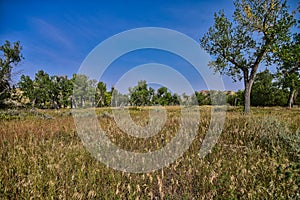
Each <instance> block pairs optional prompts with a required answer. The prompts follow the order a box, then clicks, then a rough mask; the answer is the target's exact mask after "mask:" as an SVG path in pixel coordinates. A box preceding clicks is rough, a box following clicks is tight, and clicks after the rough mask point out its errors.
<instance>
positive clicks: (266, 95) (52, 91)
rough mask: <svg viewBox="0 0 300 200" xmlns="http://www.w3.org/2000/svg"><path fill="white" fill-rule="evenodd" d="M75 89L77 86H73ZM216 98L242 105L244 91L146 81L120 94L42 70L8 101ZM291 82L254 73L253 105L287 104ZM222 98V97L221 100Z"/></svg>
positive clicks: (199, 101)
mask: <svg viewBox="0 0 300 200" xmlns="http://www.w3.org/2000/svg"><path fill="white" fill-rule="evenodd" d="M296 84H297V85H298V88H297V90H296V91H297V92H296V94H295V95H294V97H293V98H294V99H293V101H294V102H295V103H297V104H299V103H300V98H299V96H298V95H297V93H298V91H300V80H298V82H297V83H296ZM75 88H77V89H75ZM212 96H213V97H214V98H215V99H219V101H218V102H220V104H224V103H227V105H231V106H239V105H243V104H244V98H243V96H244V91H243V90H239V91H237V92H233V91H214V90H202V91H195V93H194V94H191V95H187V94H181V95H179V94H176V93H171V92H170V91H169V90H168V88H166V87H159V88H158V89H157V90H155V89H154V88H152V87H150V86H149V85H148V84H147V82H146V81H145V80H141V81H139V82H138V83H137V85H136V86H134V87H131V88H129V89H128V94H121V93H120V92H119V91H118V90H117V89H115V88H114V87H112V88H110V89H108V88H107V86H106V84H105V83H104V82H101V81H100V82H97V81H96V80H90V79H89V78H88V77H87V76H85V75H80V74H74V75H73V76H72V78H70V79H69V78H68V77H67V76H56V75H54V76H50V75H49V74H47V73H46V72H44V71H43V70H40V71H38V72H37V73H36V74H35V77H34V78H33V79H31V78H30V77H29V76H26V75H22V76H21V78H20V81H19V82H18V84H17V85H15V86H14V87H13V89H12V93H11V96H10V98H11V100H13V101H15V102H18V103H19V104H20V105H21V106H23V107H31V108H41V109H60V108H71V107H85V106H94V107H111V106H112V107H122V106H129V105H130V106H153V105H161V106H172V105H174V106H175V105H212V104H213V103H212V100H211V97H212ZM289 97H290V84H287V80H286V79H284V78H283V77H281V76H279V75H278V74H272V73H271V72H270V71H269V70H268V69H266V70H264V71H262V72H260V73H258V74H257V77H256V81H255V83H254V85H253V90H252V93H251V105H252V106H286V105H288V104H289V102H290V99H289ZM224 98H225V99H224Z"/></svg>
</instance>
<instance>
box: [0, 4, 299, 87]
mask: <svg viewBox="0 0 300 200" xmlns="http://www.w3.org/2000/svg"><path fill="white" fill-rule="evenodd" d="M289 3H290V5H291V7H295V6H296V5H297V1H296V0H291V1H290V2H289ZM220 9H223V10H224V11H225V13H226V14H227V16H232V14H233V9H234V7H233V1H230V0H216V1H207V0H198V1H189V0H186V1H184V0H183V1H179V0H173V1H171V0H165V1H161V0H160V1H159V0H157V1H156V0H152V1H150V0H149V1H143V0H135V1H116V0H110V1H101V0H98V1H49V0H45V1H41V0H38V1H35V0H31V1H30V0H29V1H24V0H1V1H0V42H1V44H3V42H4V41H5V40H9V41H12V42H13V41H20V42H21V44H22V46H23V56H24V57H25V60H23V61H22V63H21V64H20V65H19V66H18V68H17V69H18V70H22V73H23V74H26V75H30V76H31V77H34V74H35V73H36V72H37V71H38V70H39V69H43V70H44V71H46V72H47V73H49V74H50V75H68V76H69V77H71V76H72V74H74V73H76V72H77V70H78V69H79V67H80V64H81V63H82V61H83V60H84V59H85V57H86V56H87V55H88V53H89V52H90V51H91V50H92V49H93V48H94V47H95V46H96V45H98V44H99V43H100V42H102V41H103V40H105V39H107V38H109V37H111V36H113V35H115V34H117V33H120V32H122V31H125V30H129V29H133V28H139V27H149V26H150V27H164V28H169V29H173V30H176V31H179V32H182V33H184V34H186V35H188V36H189V37H191V38H193V39H194V40H195V41H197V42H198V41H199V39H200V38H201V37H202V36H203V34H204V33H205V32H207V30H208V28H209V27H210V26H211V25H212V24H213V14H214V12H216V11H218V10H220ZM174 42H176V41H174ZM149 62H157V63H162V64H166V65H169V66H172V67H174V68H177V69H179V71H180V72H181V73H182V74H184V75H185V76H188V77H189V80H190V81H191V82H192V85H193V87H194V89H195V90H201V89H205V86H204V85H203V81H201V78H200V79H199V77H198V76H197V75H196V73H195V71H194V70H193V69H192V67H189V66H188V65H189V64H188V63H187V62H185V61H184V60H182V59H180V58H178V56H175V55H172V54H170V53H167V52H163V51H159V50H141V51H138V52H133V53H130V54H128V55H126V56H123V57H121V58H120V59H118V60H116V62H114V63H113V64H112V66H111V67H110V68H109V69H108V71H107V73H106V74H105V75H104V76H103V77H102V80H101V81H104V82H106V83H107V84H108V87H110V86H111V85H114V84H115V82H116V81H117V80H118V79H119V78H120V76H121V75H122V73H125V72H126V71H128V70H130V69H131V68H132V67H134V66H137V65H141V64H145V63H149ZM223 78H224V82H225V88H226V89H228V90H238V89H241V88H243V86H242V83H233V82H232V80H231V79H230V78H228V77H223ZM17 81H18V79H17V78H16V82H17Z"/></svg>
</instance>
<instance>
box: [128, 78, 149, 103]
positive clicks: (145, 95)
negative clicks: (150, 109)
mask: <svg viewBox="0 0 300 200" xmlns="http://www.w3.org/2000/svg"><path fill="white" fill-rule="evenodd" d="M129 96H130V104H131V105H134V106H146V105H150V103H151V101H150V100H151V93H149V90H148V85H147V82H146V81H145V80H142V81H139V82H138V85H137V86H134V87H133V88H129Z"/></svg>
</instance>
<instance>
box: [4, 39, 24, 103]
mask: <svg viewBox="0 0 300 200" xmlns="http://www.w3.org/2000/svg"><path fill="white" fill-rule="evenodd" d="M21 50H22V46H21V45H20V42H19V41H18V42H15V43H13V44H11V43H10V42H9V41H5V43H4V44H3V45H2V46H0V106H1V105H2V106H3V105H4V101H5V99H7V98H9V97H10V93H11V81H12V68H13V66H16V65H17V64H18V63H19V62H20V61H21V60H22V59H23V57H22V54H21Z"/></svg>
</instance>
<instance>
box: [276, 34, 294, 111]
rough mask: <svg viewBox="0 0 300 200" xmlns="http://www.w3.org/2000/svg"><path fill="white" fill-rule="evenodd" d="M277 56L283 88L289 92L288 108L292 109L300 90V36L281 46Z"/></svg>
mask: <svg viewBox="0 0 300 200" xmlns="http://www.w3.org/2000/svg"><path fill="white" fill-rule="evenodd" d="M276 56H277V58H278V59H277V61H278V62H279V65H280V66H279V68H278V71H279V74H280V75H281V76H282V79H281V80H282V84H283V87H284V88H287V89H288V90H289V98H288V102H287V106H288V107H289V108H292V107H293V104H294V99H295V98H296V95H297V92H298V91H299V90H300V34H299V33H296V34H295V35H294V37H293V38H292V39H291V40H290V41H288V42H286V43H284V44H283V45H281V46H280V47H279V50H278V52H276Z"/></svg>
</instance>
